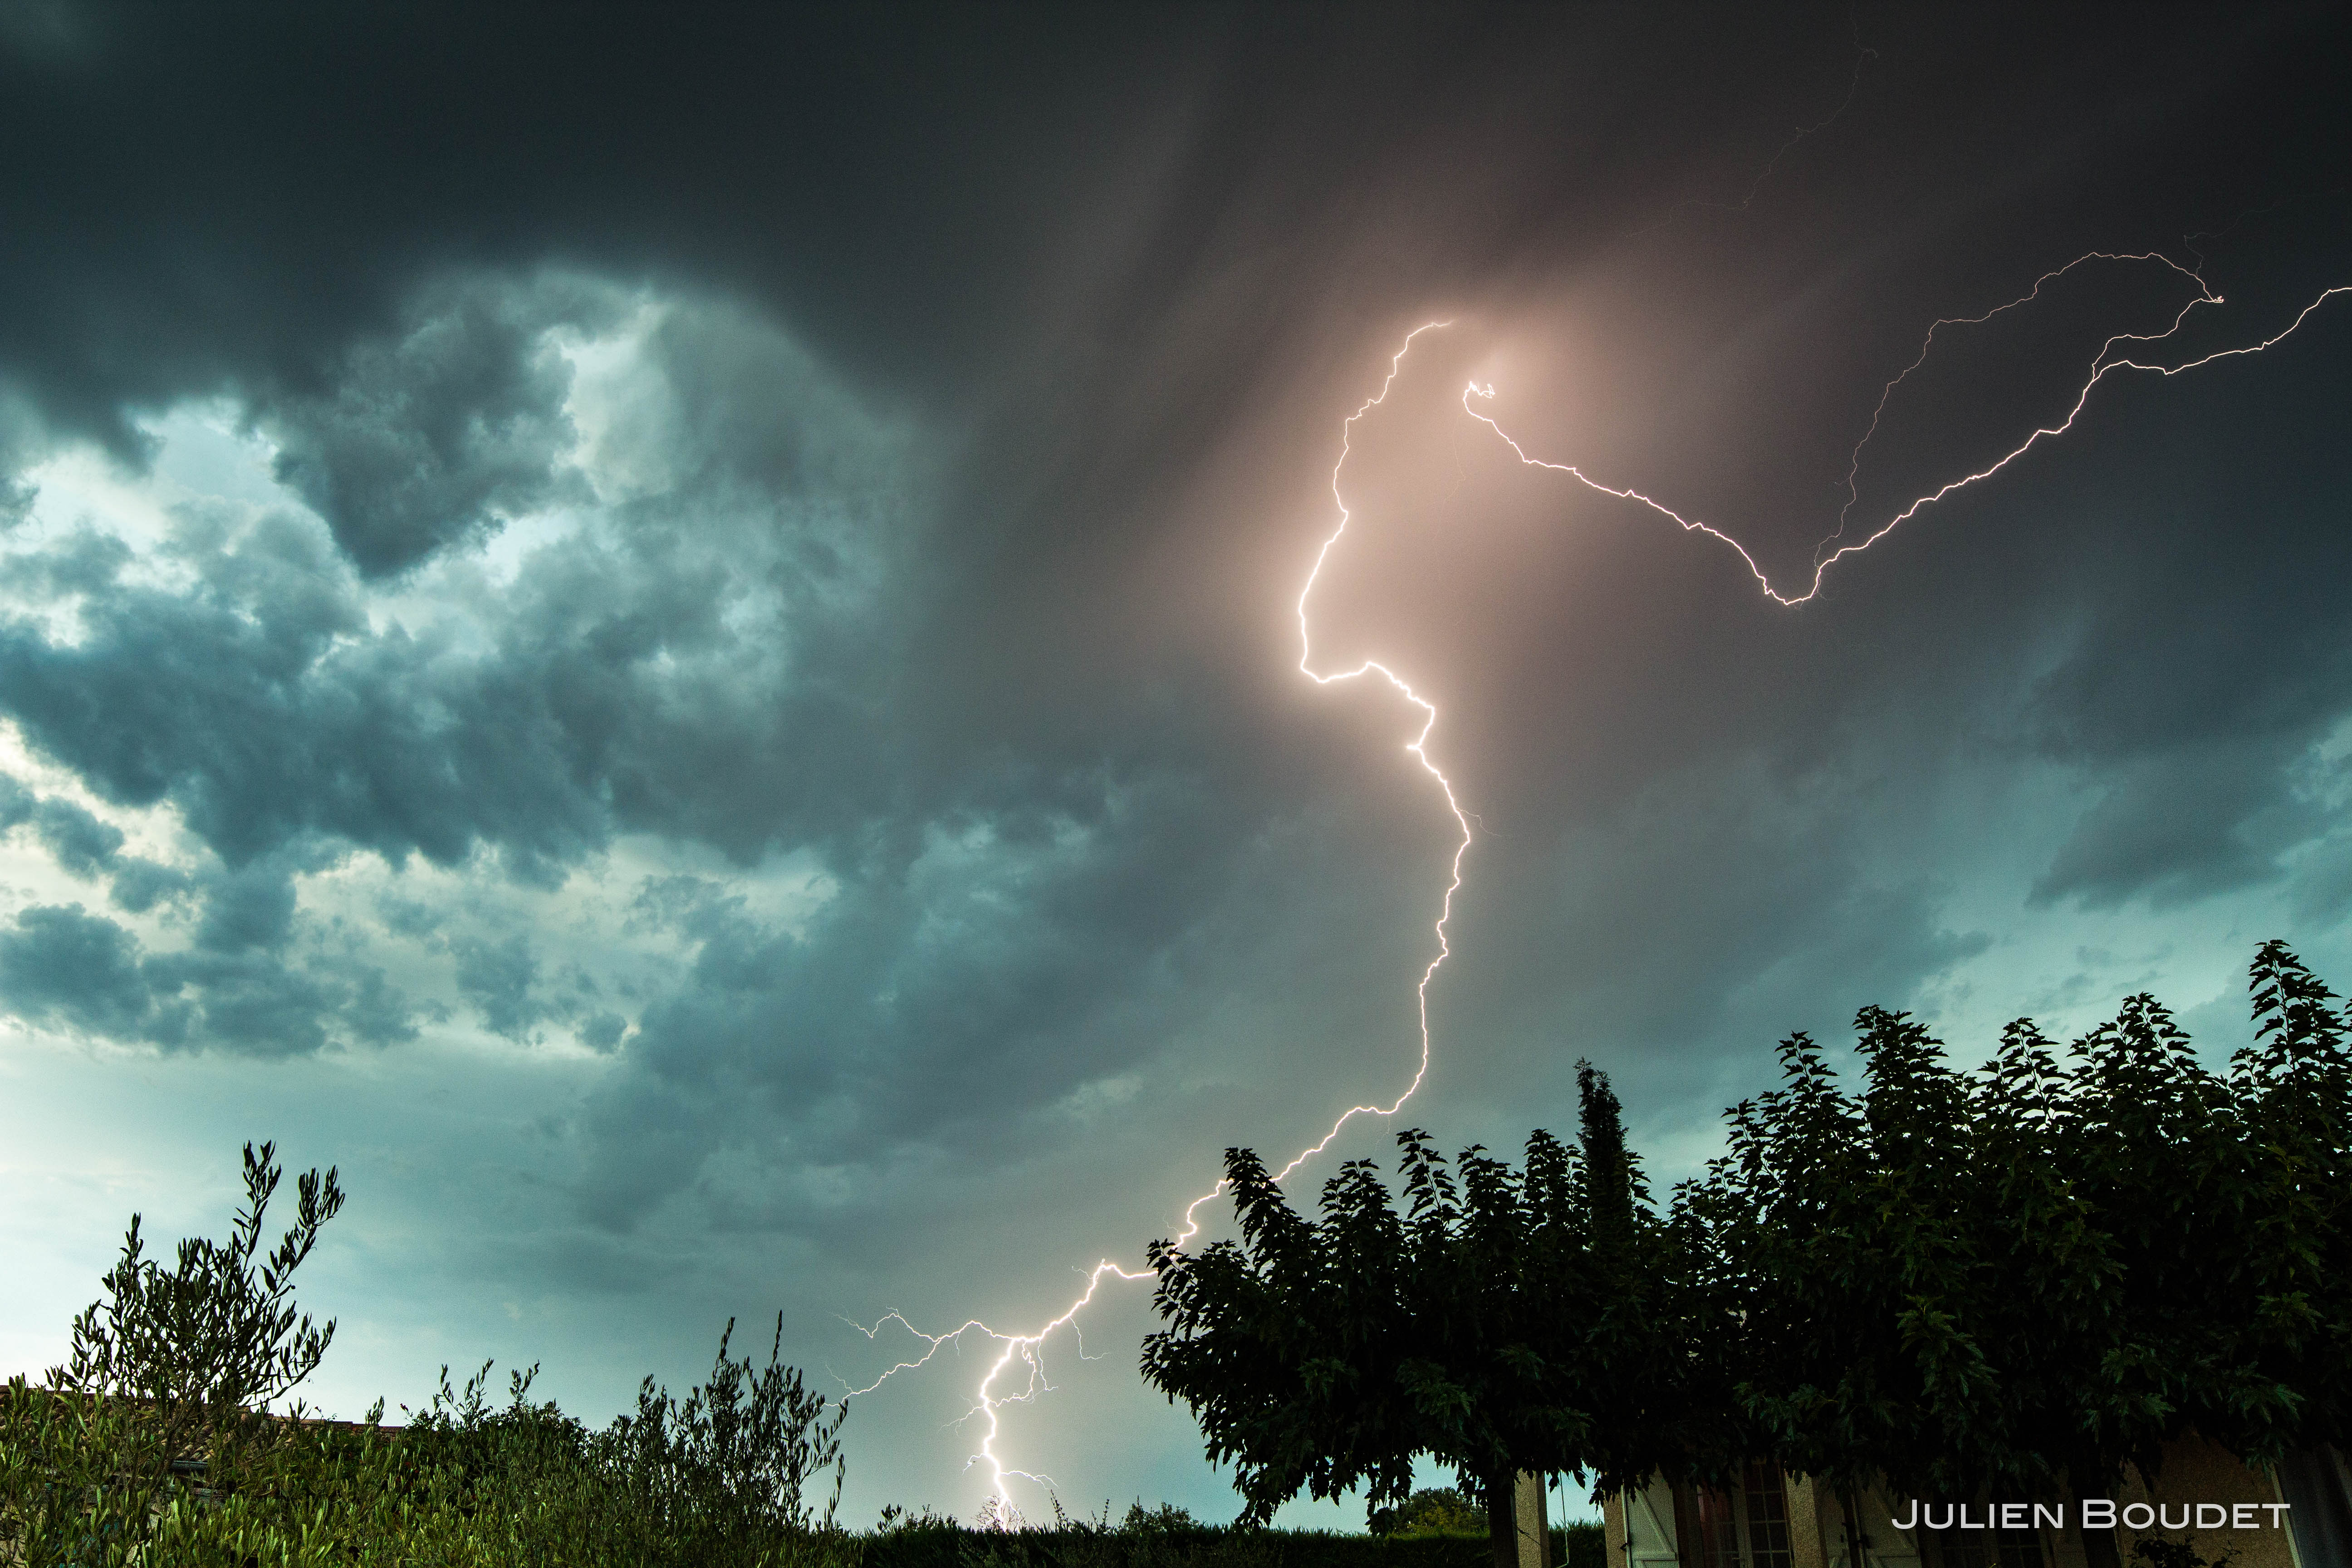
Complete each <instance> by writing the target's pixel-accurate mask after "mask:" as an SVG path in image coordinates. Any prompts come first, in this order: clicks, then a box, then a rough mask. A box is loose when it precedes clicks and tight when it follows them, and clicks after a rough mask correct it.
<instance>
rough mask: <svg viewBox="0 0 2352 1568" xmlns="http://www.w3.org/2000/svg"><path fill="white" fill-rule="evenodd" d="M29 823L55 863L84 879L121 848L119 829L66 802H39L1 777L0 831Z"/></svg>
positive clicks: (109, 861) (106, 865)
mask: <svg viewBox="0 0 2352 1568" xmlns="http://www.w3.org/2000/svg"><path fill="white" fill-rule="evenodd" d="M25 823H30V824H31V825H32V827H33V832H34V835H35V836H36V837H38V838H39V839H40V841H41V843H42V845H43V846H44V847H47V850H48V852H49V853H50V854H51V855H53V856H55V857H57V861H58V865H59V866H61V867H63V868H65V870H66V871H67V872H68V873H69V874H70V875H73V876H76V877H79V878H82V879H85V880H87V879H89V878H93V877H96V876H98V875H100V873H101V872H103V871H105V870H106V869H107V868H109V867H110V866H111V865H112V863H113V861H114V857H115V852H116V851H118V850H120V849H121V847H122V843H123V838H122V830H121V828H119V827H117V826H114V825H113V824H111V823H106V822H100V820H99V819H98V818H96V817H94V816H91V815H90V814H89V812H87V811H85V810H83V809H82V808H81V807H80V806H79V805H75V804H74V803H73V802H71V801H69V800H57V799H54V798H52V799H47V800H45V799H42V798H41V797H39V796H37V795H34V793H33V792H32V791H30V790H28V789H26V787H25V786H24V785H23V784H19V783H17V782H16V780H15V779H12V778H9V777H7V776H5V774H0V832H5V831H6V830H8V829H9V828H12V827H16V826H19V825H21V824H25Z"/></svg>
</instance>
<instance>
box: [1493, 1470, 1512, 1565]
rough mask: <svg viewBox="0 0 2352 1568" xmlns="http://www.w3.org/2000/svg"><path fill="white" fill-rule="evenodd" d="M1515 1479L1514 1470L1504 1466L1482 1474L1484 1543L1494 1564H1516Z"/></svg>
mask: <svg viewBox="0 0 2352 1568" xmlns="http://www.w3.org/2000/svg"><path fill="white" fill-rule="evenodd" d="M1518 1479H1519V1475H1518V1472H1517V1470H1508V1469H1507V1470H1502V1471H1498V1472H1497V1473H1496V1474H1494V1475H1491V1476H1488V1477H1487V1478H1486V1486H1485V1491H1486V1498H1485V1502H1486V1546H1487V1549H1488V1550H1489V1551H1490V1552H1493V1553H1494V1558H1495V1562H1494V1568H1519V1521H1518V1509H1517V1503H1518V1498H1517V1482H1518Z"/></svg>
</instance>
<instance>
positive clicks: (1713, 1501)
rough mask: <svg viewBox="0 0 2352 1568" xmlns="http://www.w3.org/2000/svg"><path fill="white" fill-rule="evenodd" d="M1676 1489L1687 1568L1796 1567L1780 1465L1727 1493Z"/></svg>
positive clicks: (1753, 1470) (1751, 1470)
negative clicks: (1688, 1538) (1685, 1533)
mask: <svg viewBox="0 0 2352 1568" xmlns="http://www.w3.org/2000/svg"><path fill="white" fill-rule="evenodd" d="M1675 1492H1676V1497H1675V1504H1676V1507H1675V1511H1676V1513H1677V1514H1679V1515H1680V1516H1681V1518H1682V1520H1683V1521H1684V1523H1683V1526H1682V1528H1684V1529H1685V1530H1687V1531H1689V1533H1690V1536H1691V1541H1690V1544H1689V1546H1688V1547H1687V1548H1686V1549H1685V1550H1684V1551H1683V1552H1681V1553H1680V1555H1681V1558H1682V1568H1796V1555H1795V1553H1794V1552H1791V1551H1790V1545H1789V1499H1788V1493H1787V1492H1786V1490H1785V1489H1783V1488H1782V1486H1781V1483H1780V1467H1779V1466H1777V1465H1770V1464H1764V1463H1761V1462H1752V1463H1750V1464H1749V1465H1748V1467H1747V1468H1745V1469H1743V1470H1742V1471H1741V1472H1740V1474H1739V1478H1738V1483H1737V1484H1736V1485H1735V1486H1733V1487H1732V1488H1731V1489H1728V1490H1726V1491H1715V1490H1699V1489H1695V1488H1686V1487H1677V1488H1675ZM2000 1568H2010V1565H2009V1564H2007V1563H2003V1564H2001V1565H2000ZM2031 1568H2039V1565H2038V1564H2035V1565H2031Z"/></svg>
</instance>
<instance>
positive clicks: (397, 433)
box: [250, 286, 604, 577]
mask: <svg viewBox="0 0 2352 1568" xmlns="http://www.w3.org/2000/svg"><path fill="white" fill-rule="evenodd" d="M447 292H448V294H449V295H450V296H451V297H449V298H446V299H444V298H436V296H435V295H433V294H427V295H426V296H425V298H423V299H420V300H413V301H411V302H409V303H408V305H407V307H406V310H404V319H403V321H402V322H401V324H400V326H399V327H398V328H396V329H395V331H394V332H393V333H390V334H385V335H383V336H378V337H371V338H367V339H363V340H362V341H361V342H358V343H355V344H353V345H352V348H351V349H350V350H349V351H347V353H346V355H345V358H344V362H343V363H342V364H341V365H340V366H338V367H337V370H336V373H335V376H334V381H333V384H332V387H331V390H329V391H326V392H322V393H310V394H308V395H304V394H299V393H294V394H287V395H279V396H276V397H271V398H267V399H264V400H261V401H260V402H259V403H258V404H257V405H256V406H254V407H253V408H252V410H251V413H250V417H251V418H252V419H253V421H254V423H255V424H256V425H257V426H258V427H259V428H260V429H261V430H263V431H264V432H266V433H267V434H268V436H269V437H270V438H271V439H272V441H274V442H275V443H276V445H277V448H278V455H277V469H278V478H279V479H282V480H284V481H285V482H286V483H288V484H289V485H290V486H291V487H292V488H293V489H296V490H297V491H299V493H300V494H301V496H302V497H303V499H304V500H308V501H309V502H310V505H311V507H312V508H313V509H314V510H317V512H318V513H319V515H320V516H321V517H323V518H325V519H326V520H327V522H328V525H329V526H330V527H331V528H332V529H333V530H334V535H335V542H336V543H338V544H340V545H341V546H342V549H343V552H344V553H345V554H347V555H349V556H350V557H351V559H352V562H353V563H355V564H356V565H357V566H358V567H359V569H360V571H361V573H362V574H363V575H366V576H371V577H373V576H381V575H383V574H386V573H390V572H396V571H398V570H400V569H401V568H403V567H405V566H411V565H414V564H415V563H416V562H418V561H420V560H422V559H423V558H424V557H425V556H426V555H427V554H430V553H431V552H433V551H435V550H436V549H438V548H440V547H441V546H443V545H446V544H449V543H452V542H457V541H461V540H465V539H468V538H474V537H478V536H479V535H480V534H481V533H482V532H484V531H486V530H487V529H488V528H489V527H490V526H491V519H492V517H493V515H494V514H496V515H503V516H516V515H520V514H521V513H524V512H529V511H532V510H537V509H539V508H540V507H541V506H543V505H545V504H546V503H548V502H549V501H551V500H554V499H555V497H556V494H557V491H558V485H557V481H556V475H555V472H554V469H555V464H556V461H557V459H558V458H561V457H562V455H563V453H564V452H565V450H566V449H567V448H568V447H570V446H571V445H572V429H571V425H570V422H569V420H567V419H566V418H565V416H564V414H563V401H564V396H565V394H566V393H567V392H568V391H569V390H570V387H571V380H572V377H571V370H570V367H569V365H568V364H566V363H565V362H564V360H563V357H562V353H560V352H559V351H558V349H557V348H556V347H555V345H554V344H552V343H551V342H547V341H546V338H545V332H546V329H547V328H548V327H549V326H550V325H551V324H553V323H556V322H562V323H564V324H566V325H570V326H573V327H576V328H581V329H586V330H593V328H594V327H595V326H597V325H599V324H601V323H600V322H599V321H598V317H599V315H600V314H601V312H600V310H599V308H598V307H599V306H600V305H603V304H604V301H603V300H599V299H594V298H579V299H570V300H567V299H564V298H562V293H561V290H560V289H548V288H546V287H544V286H542V287H541V288H537V289H511V290H506V289H483V288H478V287H477V288H470V289H468V288H463V287H453V288H450V289H448V291H447ZM551 294H553V295H554V296H555V297H553V298H550V297H549V296H550V295H551Z"/></svg>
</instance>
